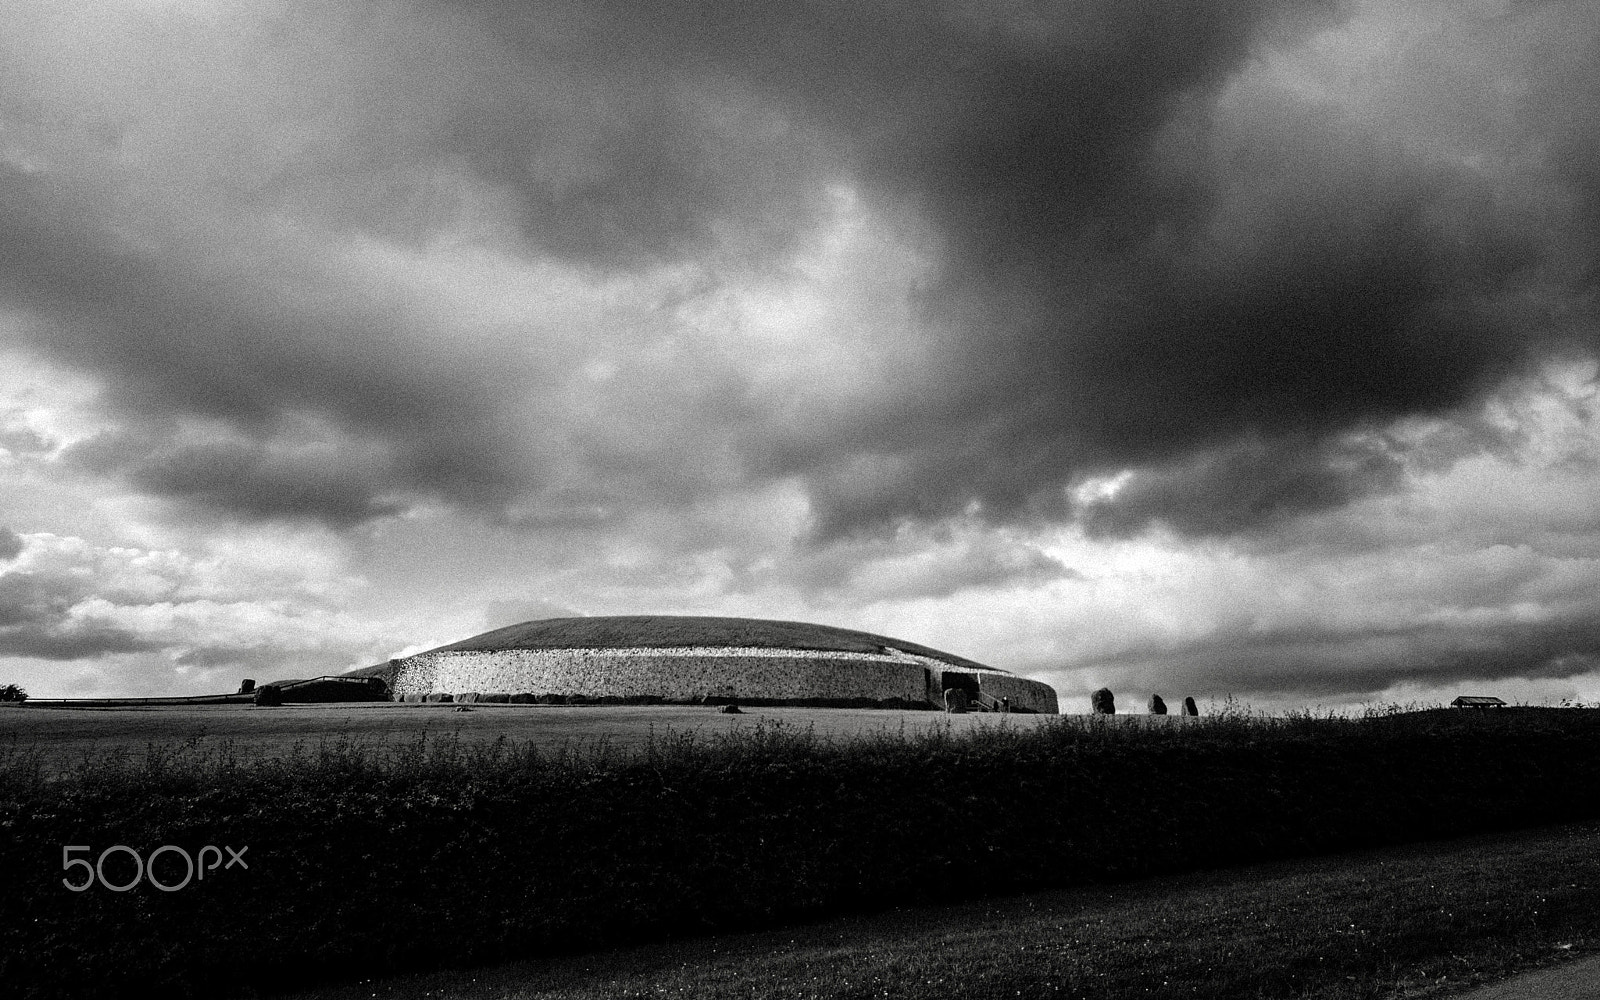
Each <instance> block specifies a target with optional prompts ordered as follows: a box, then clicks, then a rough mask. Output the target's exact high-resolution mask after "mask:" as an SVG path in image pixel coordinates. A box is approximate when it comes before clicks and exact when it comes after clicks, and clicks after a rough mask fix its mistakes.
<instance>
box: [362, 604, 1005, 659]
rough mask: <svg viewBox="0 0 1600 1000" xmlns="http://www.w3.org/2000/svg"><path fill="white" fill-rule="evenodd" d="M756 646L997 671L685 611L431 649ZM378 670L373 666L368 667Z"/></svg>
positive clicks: (850, 636)
mask: <svg viewBox="0 0 1600 1000" xmlns="http://www.w3.org/2000/svg"><path fill="white" fill-rule="evenodd" d="M638 646H646V647H662V648H668V649H671V648H681V647H685V646H754V647H757V648H760V649H815V650H822V651H842V652H851V653H881V652H883V651H884V650H885V649H886V648H893V649H898V650H900V651H901V652H904V653H915V654H917V655H919V656H927V657H931V658H932V659H936V660H942V661H944V662H945V663H948V664H950V665H951V666H955V667H960V668H963V669H967V670H990V671H994V672H996V673H1005V671H1003V670H996V669H995V668H994V667H988V666H985V665H983V664H981V663H978V662H977V661H975V660H968V659H965V658H964V657H960V656H954V655H952V654H950V653H945V652H941V651H940V650H937V649H930V648H929V647H927V646H919V645H917V644H916V643H914V642H906V641H904V640H901V639H892V638H889V637H888V636H882V635H873V634H872V633H871V632H857V631H855V630H853V629H847V628H834V627H832V626H830V625H812V624H809V623H807V622H780V621H771V620H768V619H765V618H704V617H689V616H680V615H612V616H603V617H594V618H545V619H542V620H539V621H531V622H522V623H520V624H517V625H507V626H506V627H505V628H497V629H494V630H493V631H490V632H484V633H483V634H482V635H475V636H473V637H471V638H470V639H462V640H461V641H460V642H452V643H450V644H449V645H447V646H440V647H438V649H434V650H429V652H440V651H444V650H449V651H453V652H493V651H496V650H502V649H573V648H577V649H617V648H623V647H638ZM368 669H369V670H370V669H373V668H368Z"/></svg>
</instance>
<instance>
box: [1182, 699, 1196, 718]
mask: <svg viewBox="0 0 1600 1000" xmlns="http://www.w3.org/2000/svg"><path fill="white" fill-rule="evenodd" d="M1183 714H1184V715H1199V714H1200V710H1199V709H1198V708H1196V707H1195V706H1194V699H1193V698H1185V699H1183Z"/></svg>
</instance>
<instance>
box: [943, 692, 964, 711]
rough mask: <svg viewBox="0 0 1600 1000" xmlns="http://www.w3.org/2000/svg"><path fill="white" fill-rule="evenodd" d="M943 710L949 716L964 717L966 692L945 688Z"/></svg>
mask: <svg viewBox="0 0 1600 1000" xmlns="http://www.w3.org/2000/svg"><path fill="white" fill-rule="evenodd" d="M944 710H945V711H946V712H948V713H950V714H951V715H966V714H967V692H966V691H964V690H962V689H961V688H945V689H944Z"/></svg>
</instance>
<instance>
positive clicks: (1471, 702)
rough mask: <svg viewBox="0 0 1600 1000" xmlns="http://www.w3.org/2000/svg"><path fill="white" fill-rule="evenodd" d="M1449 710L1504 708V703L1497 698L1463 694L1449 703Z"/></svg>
mask: <svg viewBox="0 0 1600 1000" xmlns="http://www.w3.org/2000/svg"><path fill="white" fill-rule="evenodd" d="M1450 707H1451V708H1505V707H1506V703H1505V702H1503V701H1501V700H1500V699H1499V698H1488V697H1485V696H1483V695H1477V694H1464V695H1462V696H1460V697H1459V698H1457V699H1456V700H1455V701H1452V702H1451V703H1450Z"/></svg>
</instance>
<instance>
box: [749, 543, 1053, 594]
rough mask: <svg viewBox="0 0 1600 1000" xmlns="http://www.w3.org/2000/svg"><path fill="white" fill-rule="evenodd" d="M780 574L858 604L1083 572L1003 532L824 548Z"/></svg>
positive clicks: (808, 589)
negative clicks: (1006, 535) (1007, 536)
mask: <svg viewBox="0 0 1600 1000" xmlns="http://www.w3.org/2000/svg"><path fill="white" fill-rule="evenodd" d="M780 575H781V577H782V579H783V580H784V581H785V582H786V583H791V584H793V585H795V586H797V587H798V588H799V589H800V590H801V592H802V593H804V594H806V595H807V596H808V597H809V598H811V599H814V600H820V601H822V602H828V601H839V600H842V601H845V602H847V603H850V604H852V605H860V604H867V603H872V602H876V601H912V600H939V599H943V598H947V597H950V596H951V595H953V594H956V593H958V592H961V591H964V590H965V591H981V590H1004V589H1006V588H1011V587H1024V588H1031V587H1038V586H1041V585H1043V584H1046V583H1049V582H1051V581H1054V580H1076V579H1082V578H1083V576H1082V574H1081V573H1079V572H1078V571H1077V570H1074V569H1072V568H1071V567H1069V566H1067V565H1066V564H1064V563H1063V562H1061V560H1059V559H1057V558H1055V557H1054V556H1051V555H1048V554H1046V553H1044V552H1041V551H1039V550H1038V549H1037V548H1034V547H1033V546H1031V545H1027V544H1023V543H1019V542H1016V541H1012V540H1009V539H1006V538H1005V537H1003V536H1001V535H998V534H986V533H974V534H971V535H969V536H966V537H961V538H953V537H950V535H949V533H947V532H936V533H935V535H934V537H920V538H909V539H897V540H884V539H874V540H871V541H867V542H865V543H863V544H857V545H835V546H831V547H828V548H823V549H819V550H817V551H815V552H812V553H809V554H808V555H807V556H806V557H804V558H800V559H796V560H794V561H793V563H792V564H790V565H789V566H786V567H785V568H784V569H783V571H782V572H781V574H780ZM750 582H751V583H755V582H757V581H756V580H751V581H750Z"/></svg>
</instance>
